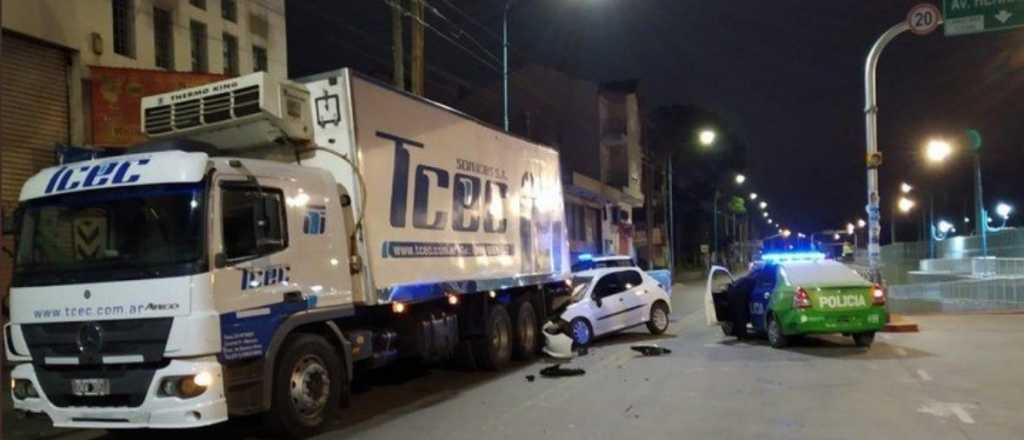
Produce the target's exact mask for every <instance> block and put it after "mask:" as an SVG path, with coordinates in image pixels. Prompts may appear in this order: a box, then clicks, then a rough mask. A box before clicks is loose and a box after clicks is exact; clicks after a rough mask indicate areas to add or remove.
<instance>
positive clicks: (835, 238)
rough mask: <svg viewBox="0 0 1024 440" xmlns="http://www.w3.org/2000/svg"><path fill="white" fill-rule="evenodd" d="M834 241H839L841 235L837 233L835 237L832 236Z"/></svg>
mask: <svg viewBox="0 0 1024 440" xmlns="http://www.w3.org/2000/svg"><path fill="white" fill-rule="evenodd" d="M832 239H833V240H835V241H839V233H838V232H836V233H835V235H833V236H832Z"/></svg>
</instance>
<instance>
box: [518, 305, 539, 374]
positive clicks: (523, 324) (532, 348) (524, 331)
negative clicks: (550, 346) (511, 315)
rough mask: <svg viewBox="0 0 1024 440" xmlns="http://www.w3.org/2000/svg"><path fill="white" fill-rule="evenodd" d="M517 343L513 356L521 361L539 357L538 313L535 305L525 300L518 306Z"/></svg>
mask: <svg viewBox="0 0 1024 440" xmlns="http://www.w3.org/2000/svg"><path fill="white" fill-rule="evenodd" d="M514 336H515V341H514V343H513V344H512V356H513V357H515V358H516V359H520V360H530V359H533V358H534V356H536V355H537V347H538V342H539V337H538V335H537V313H536V312H534V311H533V304H531V303H530V301H529V299H524V300H522V301H520V302H519V304H517V305H516V326H515V333H514Z"/></svg>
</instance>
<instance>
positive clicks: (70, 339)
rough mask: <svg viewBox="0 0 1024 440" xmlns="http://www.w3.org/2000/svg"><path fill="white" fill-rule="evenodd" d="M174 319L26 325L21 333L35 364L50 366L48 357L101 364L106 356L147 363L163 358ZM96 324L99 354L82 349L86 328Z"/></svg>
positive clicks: (80, 362) (84, 363)
mask: <svg viewBox="0 0 1024 440" xmlns="http://www.w3.org/2000/svg"><path fill="white" fill-rule="evenodd" d="M173 319H174V318H155V319H122V320H115V321H96V322H90V321H78V322H56V323H47V324H23V325H22V326H21V331H22V333H23V334H24V336H25V342H26V343H28V349H29V353H31V354H32V362H33V363H35V364H36V365H43V364H45V363H46V358H47V357H69V356H70V357H77V358H78V362H79V364H83V365H89V364H100V363H102V361H103V356H121V355H142V361H143V362H158V361H160V360H162V359H163V354H164V348H166V346H167V336H168V335H170V333H171V323H172V322H173ZM86 325H96V326H98V327H99V329H100V332H101V333H102V341H101V344H100V348H99V350H98V351H96V352H90V351H87V352H84V353H83V351H82V350H80V349H79V347H78V344H79V334H80V332H81V331H82V328H83V326H86Z"/></svg>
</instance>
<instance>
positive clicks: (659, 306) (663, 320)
mask: <svg viewBox="0 0 1024 440" xmlns="http://www.w3.org/2000/svg"><path fill="white" fill-rule="evenodd" d="M647 330H648V331H650V332H651V334H652V335H660V334H662V333H665V330H668V306H666V305H665V303H663V302H661V301H658V302H656V303H654V305H653V306H651V317H650V318H649V319H648V320H647Z"/></svg>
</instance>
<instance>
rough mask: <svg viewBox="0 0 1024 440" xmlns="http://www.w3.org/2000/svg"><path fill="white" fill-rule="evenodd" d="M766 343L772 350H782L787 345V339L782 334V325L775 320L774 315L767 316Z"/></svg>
mask: <svg viewBox="0 0 1024 440" xmlns="http://www.w3.org/2000/svg"><path fill="white" fill-rule="evenodd" d="M767 332H768V343H769V344H771V346H772V348H784V347H786V345H788V344H789V338H787V337H786V335H785V334H783V333H782V324H779V320H778V319H775V315H768V329H767Z"/></svg>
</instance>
